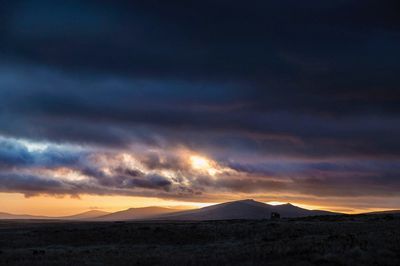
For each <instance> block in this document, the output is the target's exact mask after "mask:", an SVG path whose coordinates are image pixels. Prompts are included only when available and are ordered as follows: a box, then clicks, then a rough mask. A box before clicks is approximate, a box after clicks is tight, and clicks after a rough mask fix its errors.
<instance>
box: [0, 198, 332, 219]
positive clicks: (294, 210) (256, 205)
mask: <svg viewBox="0 0 400 266" xmlns="http://www.w3.org/2000/svg"><path fill="white" fill-rule="evenodd" d="M272 212H276V213H279V214H280V215H281V217H285V218H294V217H305V216H315V215H333V214H338V213H333V212H328V211H320V210H307V209H303V208H300V207H297V206H294V205H292V204H289V203H288V204H283V205H277V206H274V205H269V204H265V203H263V202H258V201H255V200H251V199H248V200H238V201H231V202H225V203H221V204H215V205H212V206H208V207H204V208H200V209H191V210H184V211H182V210H178V209H172V208H165V207H158V206H151V207H142V208H130V209H127V210H122V211H117V212H113V213H108V212H104V211H99V210H91V211H87V212H83V213H79V214H75V215H70V216H61V217H49V216H32V215H25V214H22V215H21V214H10V213H0V220H1V219H3V220H4V219H16V220H17V219H40V220H49V219H52V220H77V221H130V220H170V221H179V220H180V221H182V220H183V221H206V220H230V219H249V220H254V219H267V218H270V216H271V213H272Z"/></svg>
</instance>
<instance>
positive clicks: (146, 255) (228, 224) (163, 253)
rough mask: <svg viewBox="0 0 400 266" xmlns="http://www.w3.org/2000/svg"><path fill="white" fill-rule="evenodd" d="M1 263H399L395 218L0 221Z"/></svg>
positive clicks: (399, 232) (399, 230) (398, 221)
mask: <svg viewBox="0 0 400 266" xmlns="http://www.w3.org/2000/svg"><path fill="white" fill-rule="evenodd" d="M0 265H400V218H399V217H396V216H393V215H364V216H326V217H312V218H299V219H288V220H285V219H281V220H274V221H271V220H251V221H249V220H247V221H245V220H231V221H208V222H165V223H163V222H103V223H101V222H98V223H79V222H68V223H67V222H54V221H52V222H49V221H1V222H0Z"/></svg>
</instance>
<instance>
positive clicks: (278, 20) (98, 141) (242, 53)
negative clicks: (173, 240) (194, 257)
mask: <svg viewBox="0 0 400 266" xmlns="http://www.w3.org/2000/svg"><path fill="white" fill-rule="evenodd" d="M399 8H400V6H399V4H398V2H397V1H390V0H387V1H379V3H378V2H377V1H356V0H353V1H336V2H335V3H326V2H321V1H308V2H307V3H304V2H301V3H300V2H299V1H292V0H287V1H279V3H278V2H276V1H253V2H252V3H248V4H243V3H242V2H235V1H200V2H197V3H191V4H190V5H188V4H182V3H178V2H175V1H172V2H171V1H170V2H169V3H168V4H167V3H165V2H164V1H146V3H136V2H132V1H118V3H111V2H109V1H68V3H66V2H62V3H61V2H60V3H58V2H57V1H28V0H25V1H12V2H8V3H5V4H3V5H2V9H1V10H0V17H1V24H2V26H1V27H0V58H2V59H1V61H0V136H2V137H1V139H0V190H1V191H7V192H19V193H24V194H25V195H27V196H31V195H36V194H52V195H73V196H78V195H80V194H99V195H102V194H117V195H118V194H120V195H139V196H156V197H161V198H181V199H184V200H193V199H195V200H199V201H202V200H211V199H219V198H220V197H222V195H226V194H228V195H229V194H231V195H236V194H241V195H242V194H245V195H247V194H254V195H268V197H271V196H273V195H286V196H287V197H298V198H301V197H317V198H321V199H326V198H333V197H343V198H345V197H355V196H356V197H367V196H370V197H371V200H370V202H373V201H374V199H375V198H376V199H379V201H380V202H382V204H384V203H385V198H396V200H397V201H398V202H400V195H398V192H397V191H400V141H399V139H398V136H399V135H400V105H399V101H400V92H399V85H400V84H399V80H398V77H397V76H398V75H397V73H399V71H400V64H399V62H398V61H399V60H398V58H399V56H400V54H399V53H400V52H399V49H398V47H399V45H400V35H399V30H400V19H399V16H398V15H397V14H398V11H399V10H400V9H399ZM32 147H33V148H32ZM38 147H39V148H38ZM43 147H45V148H43ZM195 154H198V155H200V156H203V157H205V158H207V160H209V162H210V163H211V166H212V167H211V168H212V169H211V170H212V171H211V172H210V171H199V169H197V170H196V169H194V168H193V165H191V163H190V156H194V155H195ZM124 156H125V157H124ZM123 158H125V159H123ZM127 158H129V159H127ZM124 160H128V161H126V162H124ZM129 160H131V161H129ZM133 162H134V163H133Z"/></svg>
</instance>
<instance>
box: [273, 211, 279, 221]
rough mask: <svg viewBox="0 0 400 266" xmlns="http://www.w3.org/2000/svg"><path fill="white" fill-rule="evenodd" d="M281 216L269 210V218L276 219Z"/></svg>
mask: <svg viewBox="0 0 400 266" xmlns="http://www.w3.org/2000/svg"><path fill="white" fill-rule="evenodd" d="M280 218H281V215H280V214H279V213H277V212H271V220H278V219H280Z"/></svg>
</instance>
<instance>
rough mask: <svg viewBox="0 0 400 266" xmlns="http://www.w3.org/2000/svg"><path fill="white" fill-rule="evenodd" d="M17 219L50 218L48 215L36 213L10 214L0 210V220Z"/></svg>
mask: <svg viewBox="0 0 400 266" xmlns="http://www.w3.org/2000/svg"><path fill="white" fill-rule="evenodd" d="M19 219H38V220H48V219H52V218H51V217H48V216H37V215H27V214H11V213H6V212H0V220H19Z"/></svg>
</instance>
